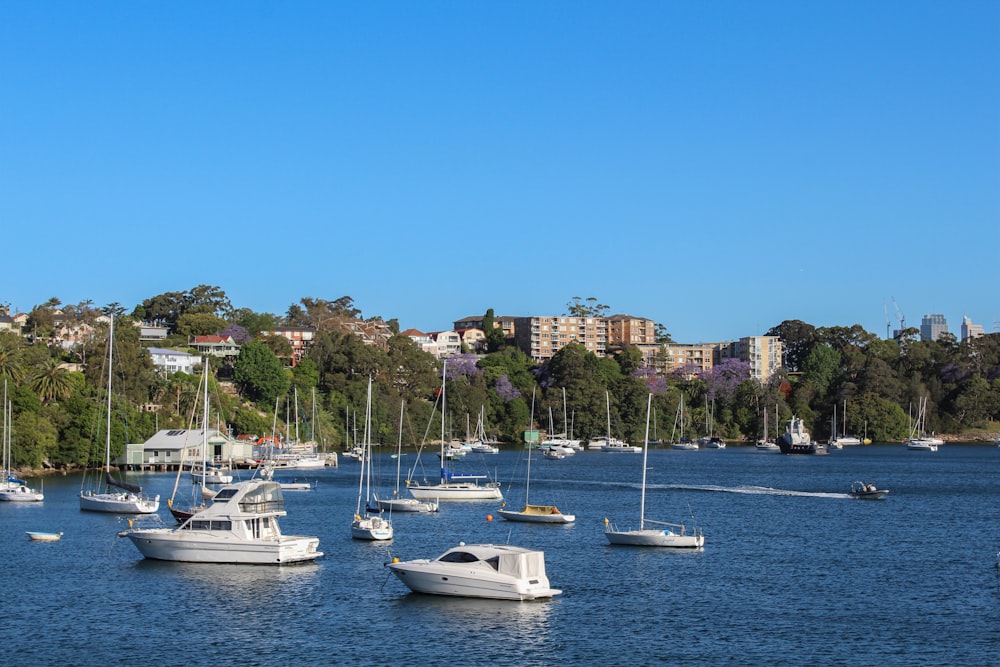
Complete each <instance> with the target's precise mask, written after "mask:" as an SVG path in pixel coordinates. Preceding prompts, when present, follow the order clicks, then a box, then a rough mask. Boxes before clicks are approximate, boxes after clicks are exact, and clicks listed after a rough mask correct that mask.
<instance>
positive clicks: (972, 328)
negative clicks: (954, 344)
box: [962, 315, 985, 340]
mask: <svg viewBox="0 0 1000 667" xmlns="http://www.w3.org/2000/svg"><path fill="white" fill-rule="evenodd" d="M984 333H985V332H984V331H983V325H982V324H973V323H972V320H970V319H969V317H968V316H967V315H963V316H962V340H969V339H970V338H978V337H979V336H982V335H983V334H984Z"/></svg>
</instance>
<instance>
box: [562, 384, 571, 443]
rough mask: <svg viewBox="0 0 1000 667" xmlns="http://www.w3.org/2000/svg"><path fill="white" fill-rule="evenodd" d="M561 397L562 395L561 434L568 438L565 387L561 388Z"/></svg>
mask: <svg viewBox="0 0 1000 667" xmlns="http://www.w3.org/2000/svg"><path fill="white" fill-rule="evenodd" d="M562 395H563V433H564V434H565V436H566V437H567V438H569V437H570V435H569V422H568V421H567V419H566V387H563V388H562Z"/></svg>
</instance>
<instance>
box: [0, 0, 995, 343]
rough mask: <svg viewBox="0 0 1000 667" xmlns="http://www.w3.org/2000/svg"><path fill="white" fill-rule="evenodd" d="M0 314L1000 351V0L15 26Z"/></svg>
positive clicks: (343, 13)
mask: <svg viewBox="0 0 1000 667" xmlns="http://www.w3.org/2000/svg"><path fill="white" fill-rule="evenodd" d="M0 221H2V228H3V238H4V241H3V247H4V253H3V264H4V269H5V270H4V271H3V278H2V279H0V302H4V303H9V304H11V306H12V307H13V308H14V309H17V310H22V311H25V310H30V309H31V307H32V306H34V305H36V304H39V303H42V302H44V301H46V300H47V299H48V298H50V297H53V296H54V297H57V298H59V299H61V300H62V301H63V302H64V303H77V302H80V301H83V300H86V299H92V300H93V301H94V302H95V304H97V305H104V304H107V303H111V302H118V303H121V304H122V305H124V306H125V307H126V308H128V309H131V308H132V307H133V306H134V305H135V304H137V303H139V302H141V301H142V300H143V299H145V298H148V297H151V296H155V295H157V294H161V293H163V292H169V291H183V290H187V289H190V288H192V287H195V286H196V285H201V284H209V285H218V286H220V287H222V288H223V289H224V290H225V291H226V293H227V295H228V296H229V298H230V299H231V300H232V302H233V304H234V305H235V306H237V307H248V308H252V309H254V310H257V311H265V312H273V313H278V314H283V313H284V312H285V311H286V310H287V308H288V306H289V305H291V304H293V303H297V302H298V301H299V300H300V299H301V298H303V297H315V298H325V299H330V300H333V299H337V298H339V297H341V296H344V295H348V296H350V297H352V298H353V299H354V302H355V304H356V305H357V306H358V307H359V308H360V309H361V310H362V312H363V314H364V316H366V317H370V316H373V315H381V316H383V317H385V318H392V317H395V318H398V319H399V321H400V324H401V326H402V327H403V328H409V327H415V328H418V329H422V330H425V331H433V330H439V329H447V328H450V326H451V322H452V321H453V320H455V319H458V318H461V317H465V316H468V315H474V314H481V313H483V312H484V311H485V310H486V309H487V308H490V307H492V308H494V310H495V311H496V313H497V314H499V315H540V314H553V315H558V314H562V313H563V312H565V310H566V304H567V303H568V302H570V301H571V300H572V298H573V297H574V296H579V297H581V298H584V299H586V298H587V297H596V298H597V300H598V301H599V302H600V303H602V304H606V305H608V306H610V310H611V312H613V313H620V312H623V313H629V314H632V315H636V316H642V317H649V318H652V319H655V320H656V321H658V322H662V323H663V324H664V325H665V326H666V328H667V330H668V331H669V332H670V333H671V334H672V335H673V336H674V339H675V340H678V341H680V342H699V341H713V340H725V339H732V338H738V337H740V336H747V335H758V334H762V333H764V332H765V331H766V330H767V329H768V328H770V327H772V326H774V325H776V324H778V323H780V322H781V321H783V320H786V319H800V320H803V321H805V322H808V323H810V324H813V325H815V326H835V325H844V326H850V325H852V324H861V325H862V326H864V327H865V328H866V329H868V330H869V331H871V332H873V333H877V334H879V335H885V330H886V318H885V312H886V310H888V313H889V316H890V318H891V319H892V320H893V324H894V326H898V323H897V322H896V312H895V307H894V304H893V298H895V300H896V302H897V303H898V304H899V308H900V310H901V311H902V313H903V314H904V315H905V318H906V322H907V324H908V325H919V320H920V317H921V316H922V315H923V314H925V313H943V314H945V316H946V317H947V318H948V323H949V327H950V329H951V330H952V331H953V332H956V333H957V332H958V329H959V325H960V322H961V318H962V315H963V314H967V315H968V316H969V317H971V318H972V319H973V321H975V322H977V323H980V324H983V325H984V326H985V328H986V330H987V331H991V330H993V328H994V322H997V323H998V326H1000V299H998V289H997V287H998V285H1000V278H998V266H1000V261H998V259H1000V257H998V254H1000V224H998V223H1000V3H998V2H993V1H978V2H962V1H959V2H948V3H945V2H937V1H935V2H922V1H912V2H910V1H908V2H852V1H850V0H848V1H842V2H822V1H818V2H750V3H747V2H711V3H699V2H629V3H608V2H556V1H554V2H506V3H498V2H372V3H346V2H345V3H336V2H294V3H286V2H251V3H245V2H211V3H205V2H93V3H81V2H42V3H36V2H22V1H17V0H11V1H9V2H3V3H0Z"/></svg>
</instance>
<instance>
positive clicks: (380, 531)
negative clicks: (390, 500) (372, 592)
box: [351, 375, 393, 540]
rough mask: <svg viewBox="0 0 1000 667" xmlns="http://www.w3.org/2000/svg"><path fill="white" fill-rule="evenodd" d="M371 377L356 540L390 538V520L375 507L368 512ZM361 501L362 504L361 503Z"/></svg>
mask: <svg viewBox="0 0 1000 667" xmlns="http://www.w3.org/2000/svg"><path fill="white" fill-rule="evenodd" d="M372 428H373V426H372V378H371V376H370V375H369V376H368V400H367V402H366V404H365V436H364V440H363V442H364V447H365V452H364V456H363V457H362V459H361V474H360V476H359V477H358V505H357V508H356V509H355V510H354V521H352V522H351V537H353V538H354V539H356V540H391V539H392V535H393V529H392V522H391V521H389V520H388V519H384V518H382V510H381V509H378V508H376V509H375V513H374V514H369V512H368V506H369V505H370V504H371V501H372V460H371V459H372ZM362 502H363V503H364V504H362Z"/></svg>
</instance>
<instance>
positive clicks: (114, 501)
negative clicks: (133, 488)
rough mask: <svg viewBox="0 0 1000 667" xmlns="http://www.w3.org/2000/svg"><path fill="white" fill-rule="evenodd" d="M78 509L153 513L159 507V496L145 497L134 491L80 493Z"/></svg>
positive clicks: (122, 512)
mask: <svg viewBox="0 0 1000 667" xmlns="http://www.w3.org/2000/svg"><path fill="white" fill-rule="evenodd" d="M80 509H81V510H86V511H88V512H109V513H111V514H154V513H156V512H157V511H158V510H159V509H160V497H159V496H155V497H153V498H147V497H145V496H139V495H136V494H134V493H125V492H121V493H81V494H80Z"/></svg>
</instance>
